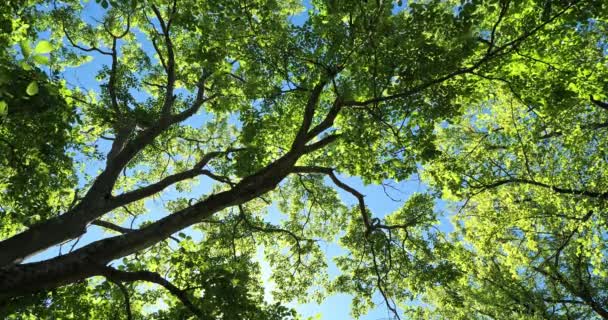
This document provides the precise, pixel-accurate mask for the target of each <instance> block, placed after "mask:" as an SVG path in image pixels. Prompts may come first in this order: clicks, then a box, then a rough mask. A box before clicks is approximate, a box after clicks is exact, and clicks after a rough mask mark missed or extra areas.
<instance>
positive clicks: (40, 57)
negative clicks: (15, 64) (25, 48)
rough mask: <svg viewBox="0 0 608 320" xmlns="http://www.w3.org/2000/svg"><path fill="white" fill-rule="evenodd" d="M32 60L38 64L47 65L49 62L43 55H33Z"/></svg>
mask: <svg viewBox="0 0 608 320" xmlns="http://www.w3.org/2000/svg"><path fill="white" fill-rule="evenodd" d="M33 58H34V61H35V62H36V63H39V64H49V62H50V59H49V57H47V56H43V55H35V56H34V57H33Z"/></svg>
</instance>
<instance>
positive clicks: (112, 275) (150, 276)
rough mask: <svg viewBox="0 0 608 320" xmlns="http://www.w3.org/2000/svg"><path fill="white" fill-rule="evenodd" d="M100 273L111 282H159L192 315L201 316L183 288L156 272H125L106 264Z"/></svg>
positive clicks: (200, 312)
mask: <svg viewBox="0 0 608 320" xmlns="http://www.w3.org/2000/svg"><path fill="white" fill-rule="evenodd" d="M100 273H101V275H103V276H105V277H106V278H108V279H110V280H112V281H113V282H120V281H124V282H134V281H147V282H152V283H156V284H159V285H161V286H163V287H164V288H165V289H167V291H169V292H170V293H171V294H172V295H174V296H175V297H176V298H178V299H179V300H180V301H181V302H182V303H183V304H184V306H186V307H187V308H188V309H189V310H190V312H192V313H193V314H194V315H196V316H197V317H199V318H202V317H203V313H202V311H201V310H200V309H198V308H197V307H196V306H195V305H194V304H193V303H192V301H190V298H189V297H188V294H187V293H186V291H185V290H181V289H179V288H178V287H176V286H175V285H174V284H172V283H171V282H169V281H168V280H167V279H165V278H163V277H161V276H160V275H159V274H158V273H156V272H150V271H133V272H127V271H120V270H117V269H114V268H112V267H107V266H106V267H103V268H102V269H101V270H100Z"/></svg>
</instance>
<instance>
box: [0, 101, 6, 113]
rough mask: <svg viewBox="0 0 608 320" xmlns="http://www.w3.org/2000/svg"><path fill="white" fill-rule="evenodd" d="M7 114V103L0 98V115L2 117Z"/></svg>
mask: <svg viewBox="0 0 608 320" xmlns="http://www.w3.org/2000/svg"><path fill="white" fill-rule="evenodd" d="M7 114H8V104H7V103H6V101H4V100H0V116H1V117H4V116H5V115H7Z"/></svg>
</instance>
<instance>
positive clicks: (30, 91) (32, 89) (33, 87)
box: [25, 81, 38, 96]
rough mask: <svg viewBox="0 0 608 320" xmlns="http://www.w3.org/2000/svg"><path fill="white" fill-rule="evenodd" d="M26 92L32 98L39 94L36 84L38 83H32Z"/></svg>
mask: <svg viewBox="0 0 608 320" xmlns="http://www.w3.org/2000/svg"><path fill="white" fill-rule="evenodd" d="M25 92H26V93H27V94H28V95H30V96H33V95H35V94H37V93H38V84H37V83H36V81H32V82H30V84H29V85H28V86H27V89H25Z"/></svg>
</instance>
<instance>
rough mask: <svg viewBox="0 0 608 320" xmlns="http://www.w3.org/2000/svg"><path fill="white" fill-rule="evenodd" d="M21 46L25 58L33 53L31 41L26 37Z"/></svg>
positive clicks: (20, 43)
mask: <svg viewBox="0 0 608 320" xmlns="http://www.w3.org/2000/svg"><path fill="white" fill-rule="evenodd" d="M19 47H20V48H21V54H23V57H24V58H26V59H27V58H28V57H29V56H30V54H32V48H31V47H30V41H29V40H27V39H25V40H21V41H20V42H19Z"/></svg>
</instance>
